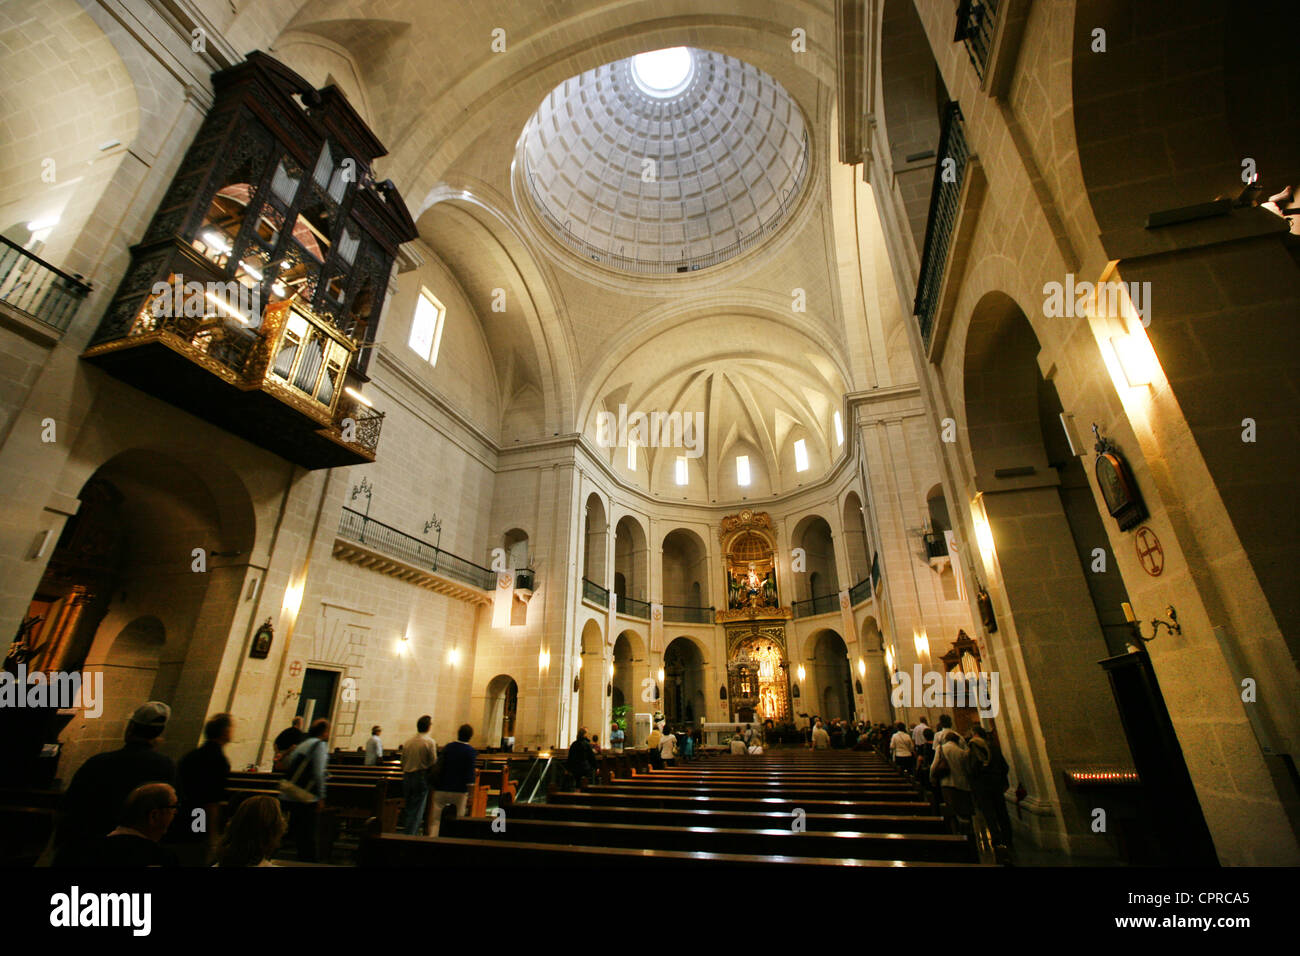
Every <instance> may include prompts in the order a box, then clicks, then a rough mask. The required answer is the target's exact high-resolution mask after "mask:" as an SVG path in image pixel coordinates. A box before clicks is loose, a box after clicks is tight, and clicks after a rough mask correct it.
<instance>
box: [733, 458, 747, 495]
mask: <svg viewBox="0 0 1300 956" xmlns="http://www.w3.org/2000/svg"><path fill="white" fill-rule="evenodd" d="M736 484H738V485H740V486H741V487H742V488H743V487H746V486H748V485H749V456H748V455H737V456H736Z"/></svg>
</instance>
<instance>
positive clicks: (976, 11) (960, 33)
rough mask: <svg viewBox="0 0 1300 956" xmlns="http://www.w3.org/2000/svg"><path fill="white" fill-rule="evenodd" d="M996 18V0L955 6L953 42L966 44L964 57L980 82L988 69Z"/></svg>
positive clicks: (971, 0) (966, 1)
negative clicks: (955, 24)
mask: <svg viewBox="0 0 1300 956" xmlns="http://www.w3.org/2000/svg"><path fill="white" fill-rule="evenodd" d="M997 18H998V0H961V3H959V4H958V5H957V32H956V34H955V35H954V36H953V42H957V41H961V42H962V43H965V44H966V55H967V56H969V57H970V62H971V66H973V67H975V73H976V75H978V76H979V78H980V80H983V79H984V71H985V70H986V69H988V62H989V51H991V50H992V49H993V34H994V31H995V29H996V27H997Z"/></svg>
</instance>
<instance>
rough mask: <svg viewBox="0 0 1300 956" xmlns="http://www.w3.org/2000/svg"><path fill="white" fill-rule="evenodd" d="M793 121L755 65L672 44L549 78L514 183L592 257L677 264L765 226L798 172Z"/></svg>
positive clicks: (779, 90) (647, 266)
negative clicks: (520, 177)
mask: <svg viewBox="0 0 1300 956" xmlns="http://www.w3.org/2000/svg"><path fill="white" fill-rule="evenodd" d="M807 142H808V140H807V134H806V132H805V129H804V119H803V116H802V114H801V113H800V112H799V108H798V107H797V106H795V104H794V101H793V100H791V98H790V95H789V94H788V93H787V92H786V91H785V88H784V87H782V86H781V84H780V83H778V82H777V81H776V80H774V79H773V78H772V77H770V76H768V75H767V74H766V73H764V72H763V71H762V70H759V69H758V68H757V67H754V66H751V65H750V64H748V63H744V62H742V61H740V60H737V59H735V58H733V57H729V56H723V55H722V54H720V53H714V52H711V51H709V50H696V49H688V48H686V47H676V48H673V49H670V50H658V51H654V52H652V53H644V54H640V55H638V56H634V57H629V58H628V59H624V60H617V61H615V62H613V63H607V64H606V65H604V66H601V67H598V68H597V69H594V70H588V71H587V72H586V73H583V74H582V75H580V76H576V77H573V78H571V79H569V80H566V81H565V82H564V83H562V84H560V85H559V86H558V87H556V88H555V89H554V90H552V91H551V93H550V94H549V95H548V96H547V97H546V99H545V101H544V102H543V103H542V105H541V106H540V107H538V109H537V112H536V113H534V114H533V116H532V117H531V118H530V119H529V121H528V123H527V125H526V126H525V127H524V133H523V136H522V138H521V140H520V154H521V159H522V163H523V172H524V179H525V184H526V188H525V192H526V193H527V194H528V197H529V201H531V203H532V204H533V207H534V209H535V210H536V211H537V212H538V213H539V214H540V215H541V218H542V219H543V220H544V221H545V222H546V224H547V226H548V227H549V228H550V229H551V231H552V232H553V233H554V234H555V235H556V236H557V237H558V238H559V239H560V240H561V241H563V242H564V243H566V244H567V245H568V246H570V247H571V248H573V249H574V250H576V251H578V252H579V253H581V254H582V255H583V256H584V257H587V258H590V259H593V260H595V261H597V262H600V263H602V264H605V265H610V266H613V267H615V268H619V269H623V270H626V271H630V272H640V273H677V272H690V271H694V270H696V269H700V268H703V267H705V266H711V265H715V264H717V263H719V262H724V261H726V260H727V259H730V258H731V257H732V256H735V255H737V254H739V253H740V252H743V251H744V250H745V249H747V248H749V247H750V246H752V245H754V244H755V243H756V242H758V241H759V240H761V239H762V238H763V237H764V236H765V235H768V234H770V233H771V232H772V231H774V230H775V229H776V228H777V227H778V226H779V225H780V223H781V222H782V221H783V220H784V219H785V218H786V217H787V215H788V214H789V212H790V210H791V209H792V208H793V206H794V202H795V200H796V199H797V197H798V195H799V190H800V188H801V187H802V185H803V183H804V180H805V179H806V176H807V168H808V149H807Z"/></svg>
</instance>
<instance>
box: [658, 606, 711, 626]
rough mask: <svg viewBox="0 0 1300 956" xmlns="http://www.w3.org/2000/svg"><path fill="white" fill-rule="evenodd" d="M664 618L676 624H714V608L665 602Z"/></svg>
mask: <svg viewBox="0 0 1300 956" xmlns="http://www.w3.org/2000/svg"><path fill="white" fill-rule="evenodd" d="M664 620H665V621H672V622H673V623H675V624H712V623H713V608H711V607H691V606H690V605H687V604H665V605H664Z"/></svg>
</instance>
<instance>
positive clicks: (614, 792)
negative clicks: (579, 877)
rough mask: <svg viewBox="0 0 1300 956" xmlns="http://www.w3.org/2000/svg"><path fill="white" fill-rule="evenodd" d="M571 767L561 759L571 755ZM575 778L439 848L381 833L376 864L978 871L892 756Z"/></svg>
mask: <svg viewBox="0 0 1300 956" xmlns="http://www.w3.org/2000/svg"><path fill="white" fill-rule="evenodd" d="M557 759H561V758H559V757H558V755H557ZM572 784H573V782H572V780H567V781H565V783H563V784H561V785H560V786H556V787H552V788H551V789H550V791H549V792H547V793H545V795H544V798H541V799H529V800H528V801H527V802H511V801H510V800H509V798H508V797H507V798H503V799H501V800H500V802H499V806H500V808H501V813H500V814H493V815H490V816H475V815H473V814H471V815H470V816H468V817H465V818H461V819H455V818H444V819H443V821H442V822H441V830H440V834H441V835H440V836H439V837H437V838H435V839H430V838H427V837H411V836H405V835H399V834H392V833H383V832H377V828H372V832H371V833H370V834H369V835H368V836H367V837H366V838H365V839H364V841H363V843H362V846H361V852H360V858H359V859H360V863H361V865H362V866H381V867H387V866H438V867H443V866H490V867H499V866H523V867H541V866H557V865H561V866H564V865H567V866H595V865H602V864H611V865H619V866H623V865H635V866H637V867H652V868H653V867H662V866H679V865H681V864H683V863H686V862H690V863H692V864H700V865H704V866H706V867H707V866H735V865H746V864H763V865H767V866H778V867H796V868H802V869H810V870H822V869H824V868H826V867H832V866H836V867H838V866H844V865H853V866H910V865H962V864H976V863H978V858H977V854H976V850H975V846H974V844H973V843H972V841H971V840H970V838H969V837H967V836H962V835H956V834H953V833H952V832H951V831H950V830H949V829H948V826H947V824H946V823H945V821H944V820H943V819H942V818H941V817H939V816H936V815H934V811H933V809H932V807H931V805H930V803H929V802H927V801H926V800H924V799H922V797H921V795H920V794H919V792H918V791H917V789H916V786H915V784H914V783H913V782H912V781H911V780H909V779H908V778H905V777H903V776H902V775H900V774H899V773H898V772H897V771H896V770H895V769H894V768H893V767H892V766H890V765H889V764H888V763H887V762H886V761H885V760H884V759H883V758H881V757H880V756H879V755H878V754H875V753H869V752H854V751H839V752H835V751H816V752H814V751H810V750H804V749H792V750H770V751H768V752H767V753H766V754H763V755H761V756H749V755H744V756H740V755H736V756H731V755H712V754H711V755H709V756H707V757H705V758H703V759H700V760H696V761H693V762H691V763H688V764H684V765H683V764H679V765H678V766H675V767H667V768H664V769H662V770H655V769H652V768H651V767H650V766H649V764H648V761H647V760H646V758H645V755H644V754H636V753H629V754H604V755H602V758H601V761H600V768H599V770H598V772H597V775H596V782H594V783H593V784H592V785H590V786H589V787H587V789H585V790H580V789H578V788H577V787H575V786H573V785H572Z"/></svg>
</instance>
